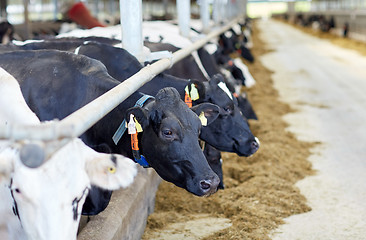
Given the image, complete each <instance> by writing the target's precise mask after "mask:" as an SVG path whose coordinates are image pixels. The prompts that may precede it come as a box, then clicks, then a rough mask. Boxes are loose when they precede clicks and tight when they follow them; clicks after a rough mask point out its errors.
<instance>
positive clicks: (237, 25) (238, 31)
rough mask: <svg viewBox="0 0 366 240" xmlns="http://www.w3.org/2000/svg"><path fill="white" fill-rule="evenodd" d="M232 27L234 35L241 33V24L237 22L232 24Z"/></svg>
mask: <svg viewBox="0 0 366 240" xmlns="http://www.w3.org/2000/svg"><path fill="white" fill-rule="evenodd" d="M232 29H233V31H234V32H235V34H236V35H241V26H240V25H239V24H235V25H233V26H232Z"/></svg>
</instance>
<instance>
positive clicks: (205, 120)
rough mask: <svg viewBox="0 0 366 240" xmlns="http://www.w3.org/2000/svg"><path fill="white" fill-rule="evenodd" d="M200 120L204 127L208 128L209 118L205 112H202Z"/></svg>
mask: <svg viewBox="0 0 366 240" xmlns="http://www.w3.org/2000/svg"><path fill="white" fill-rule="evenodd" d="M198 118H199V119H200V120H201V123H202V126H207V118H206V116H205V113H204V112H201V114H200V115H199V116H198Z"/></svg>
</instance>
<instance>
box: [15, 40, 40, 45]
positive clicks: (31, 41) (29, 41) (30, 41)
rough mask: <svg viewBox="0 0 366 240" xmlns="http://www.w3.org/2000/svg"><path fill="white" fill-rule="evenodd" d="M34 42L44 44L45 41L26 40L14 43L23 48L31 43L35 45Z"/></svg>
mask: <svg viewBox="0 0 366 240" xmlns="http://www.w3.org/2000/svg"><path fill="white" fill-rule="evenodd" d="M34 42H44V40H32V39H30V40H25V41H18V40H13V41H12V43H13V44H14V45H17V46H23V45H26V44H29V43H34Z"/></svg>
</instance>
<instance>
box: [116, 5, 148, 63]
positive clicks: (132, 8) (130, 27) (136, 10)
mask: <svg viewBox="0 0 366 240" xmlns="http://www.w3.org/2000/svg"><path fill="white" fill-rule="evenodd" d="M119 5H120V14H121V27H122V46H123V48H124V49H126V50H127V51H128V52H129V53H131V54H132V55H134V56H135V57H136V58H137V59H138V60H139V61H140V62H143V61H144V60H145V59H144V56H143V52H142V47H143V40H142V0H120V1H119Z"/></svg>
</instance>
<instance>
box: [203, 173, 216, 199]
mask: <svg viewBox="0 0 366 240" xmlns="http://www.w3.org/2000/svg"><path fill="white" fill-rule="evenodd" d="M219 183H220V179H219V177H218V176H214V177H213V178H212V179H204V180H201V181H200V183H199V187H200V190H201V191H202V193H203V194H202V196H210V195H211V194H214V193H215V192H216V191H217V187H218V186H219Z"/></svg>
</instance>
